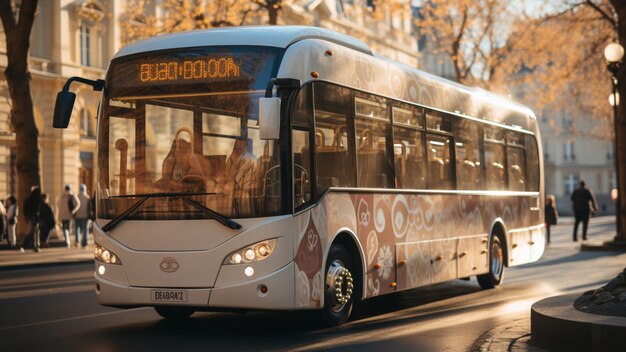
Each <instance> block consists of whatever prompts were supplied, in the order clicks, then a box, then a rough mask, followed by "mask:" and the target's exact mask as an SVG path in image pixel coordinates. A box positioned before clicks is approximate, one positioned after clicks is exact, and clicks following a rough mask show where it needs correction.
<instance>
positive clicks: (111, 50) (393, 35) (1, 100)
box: [0, 0, 418, 203]
mask: <svg viewBox="0 0 626 352" xmlns="http://www.w3.org/2000/svg"><path fill="white" fill-rule="evenodd" d="M129 3H130V2H127V1H122V0H50V1H40V2H39V8H38V12H37V16H36V18H35V23H34V26H33V31H32V35H31V49H30V57H29V67H30V72H31V75H32V81H31V95H32V97H33V103H34V114H35V120H36V124H37V128H38V130H39V149H40V167H41V180H42V188H43V191H44V192H46V193H49V194H50V199H51V200H53V202H52V203H54V200H55V199H56V198H57V197H58V196H59V195H60V194H61V192H62V190H63V186H64V185H65V184H69V185H70V186H71V187H72V189H73V190H74V191H76V190H77V189H78V186H79V184H80V183H85V184H86V185H87V187H88V192H89V193H91V192H93V189H94V186H95V170H94V167H95V158H96V143H95V130H96V115H97V108H98V102H99V98H100V97H99V94H97V92H93V91H92V90H91V87H89V86H85V85H81V84H74V85H72V90H73V91H74V92H76V93H77V94H76V103H75V105H74V113H73V116H72V120H71V122H70V125H69V127H68V128H67V129H65V130H59V129H54V128H52V115H53V111H54V103H55V99H56V94H57V92H58V91H59V90H61V88H62V86H63V84H64V83H65V81H66V80H67V79H68V78H69V77H72V76H82V77H85V78H90V79H96V78H103V77H104V74H105V71H106V67H107V65H108V62H109V60H110V58H111V57H112V56H113V55H114V54H115V52H116V51H117V50H118V49H119V48H120V47H121V46H122V45H123V43H122V40H121V38H122V37H123V36H122V33H121V26H120V19H121V18H124V16H123V15H124V13H125V6H127V5H128V4H129ZM149 4H150V5H149V6H148V11H151V12H152V13H151V14H157V15H158V14H160V13H162V11H163V10H162V8H161V4H162V1H161V0H154V1H151V2H150V3H149ZM368 4H369V5H371V6H373V5H372V2H371V1H368V0H293V1H285V3H284V4H283V10H282V12H281V14H280V15H279V24H285V25H296V24H297V25H313V26H320V27H326V28H330V29H333V30H336V31H339V32H344V33H347V34H349V35H353V36H355V37H358V38H360V39H361V40H363V41H365V42H366V43H367V44H368V45H370V47H371V48H372V49H373V51H374V52H375V53H376V54H377V55H380V56H385V57H389V58H391V59H393V60H397V61H400V62H403V63H405V64H408V65H411V66H417V55H418V54H417V50H416V49H417V43H416V41H415V40H414V39H413V37H412V36H411V12H410V1H408V0H407V9H408V12H407V11H402V12H397V13H385V14H384V16H383V18H381V19H376V20H375V19H373V18H371V17H370V16H368V15H366V14H365V11H368ZM264 21H266V20H265V19H264V18H262V17H259V18H255V19H253V21H252V22H253V24H254V23H257V24H262V23H264ZM0 32H2V28H1V26H0ZM6 65H7V57H6V43H5V34H4V33H3V32H2V33H0V199H3V200H4V199H5V198H6V197H7V196H8V195H10V194H16V193H17V173H16V163H15V155H16V150H15V134H14V133H13V131H12V127H11V124H10V118H9V116H10V111H11V101H10V98H9V90H8V86H7V83H6V80H5V79H4V70H5V69H6Z"/></svg>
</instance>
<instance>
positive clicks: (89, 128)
mask: <svg viewBox="0 0 626 352" xmlns="http://www.w3.org/2000/svg"><path fill="white" fill-rule="evenodd" d="M95 132H96V131H95V128H94V121H93V118H92V117H91V113H90V112H89V110H87V109H84V108H83V109H81V110H80V135H81V136H83V137H94V136H95V135H96V133H95Z"/></svg>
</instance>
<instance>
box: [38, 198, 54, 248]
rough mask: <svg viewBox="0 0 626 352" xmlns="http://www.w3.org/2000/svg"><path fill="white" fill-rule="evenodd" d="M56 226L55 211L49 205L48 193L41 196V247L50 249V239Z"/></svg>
mask: <svg viewBox="0 0 626 352" xmlns="http://www.w3.org/2000/svg"><path fill="white" fill-rule="evenodd" d="M54 225H56V221H55V220H54V211H52V208H51V207H50V204H48V195H47V194H46V193H44V194H42V195H41V206H40V207H39V234H40V235H39V236H40V238H39V239H40V243H41V247H43V248H46V247H48V239H49V238H50V231H52V229H53V228H54Z"/></svg>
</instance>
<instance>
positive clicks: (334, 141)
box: [313, 82, 356, 196]
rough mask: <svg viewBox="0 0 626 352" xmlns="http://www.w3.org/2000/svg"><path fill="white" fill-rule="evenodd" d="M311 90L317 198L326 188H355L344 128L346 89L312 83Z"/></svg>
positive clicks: (345, 120)
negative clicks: (313, 111)
mask: <svg viewBox="0 0 626 352" xmlns="http://www.w3.org/2000/svg"><path fill="white" fill-rule="evenodd" d="M313 89H314V97H315V98H314V100H315V101H314V103H315V133H316V141H319V145H317V146H316V148H315V158H316V163H315V165H316V173H317V175H316V176H317V177H316V179H317V187H316V193H317V196H320V195H321V194H322V193H323V192H324V191H326V189H328V188H329V187H355V186H356V183H355V181H356V180H355V177H354V176H355V173H354V170H355V168H354V154H353V151H351V150H350V149H351V146H350V143H348V140H349V139H348V125H347V116H348V114H349V113H350V110H351V109H350V103H349V102H350V100H351V96H352V93H351V91H350V90H349V89H347V88H343V87H338V86H334V85H331V84H328V83H324V82H316V83H315V84H314V85H313ZM316 143H318V142H316ZM349 152H350V153H352V154H350V153H349Z"/></svg>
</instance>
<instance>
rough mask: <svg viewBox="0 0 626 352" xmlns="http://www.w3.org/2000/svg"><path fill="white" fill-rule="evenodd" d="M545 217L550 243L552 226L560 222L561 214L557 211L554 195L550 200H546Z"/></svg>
mask: <svg viewBox="0 0 626 352" xmlns="http://www.w3.org/2000/svg"><path fill="white" fill-rule="evenodd" d="M545 217H546V242H547V243H550V226H552V225H556V223H557V222H558V220H559V212H558V211H557V210H556V201H555V200H554V196H553V195H549V196H548V198H546V207H545Z"/></svg>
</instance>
